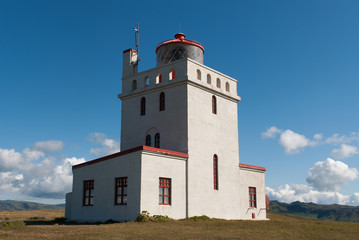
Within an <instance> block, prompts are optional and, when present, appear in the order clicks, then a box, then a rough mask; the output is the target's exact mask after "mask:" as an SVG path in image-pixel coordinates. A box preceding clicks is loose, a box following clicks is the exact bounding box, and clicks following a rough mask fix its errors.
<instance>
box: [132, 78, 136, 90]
mask: <svg viewBox="0 0 359 240" xmlns="http://www.w3.org/2000/svg"><path fill="white" fill-rule="evenodd" d="M136 89H137V81H136V80H133V81H132V91H135V90H136Z"/></svg>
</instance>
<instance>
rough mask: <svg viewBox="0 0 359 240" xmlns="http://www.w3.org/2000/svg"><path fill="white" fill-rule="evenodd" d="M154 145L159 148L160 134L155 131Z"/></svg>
mask: <svg viewBox="0 0 359 240" xmlns="http://www.w3.org/2000/svg"><path fill="white" fill-rule="evenodd" d="M155 147H156V148H160V134H159V133H156V135H155Z"/></svg>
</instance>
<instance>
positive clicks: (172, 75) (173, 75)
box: [168, 69, 176, 80]
mask: <svg viewBox="0 0 359 240" xmlns="http://www.w3.org/2000/svg"><path fill="white" fill-rule="evenodd" d="M175 74H176V72H175V70H174V69H173V70H172V71H171V72H170V74H169V78H168V79H169V80H173V79H175V77H176V75H175Z"/></svg>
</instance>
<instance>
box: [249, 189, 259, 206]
mask: <svg viewBox="0 0 359 240" xmlns="http://www.w3.org/2000/svg"><path fill="white" fill-rule="evenodd" d="M256 200H257V196H256V188H255V187H249V207H251V208H256V207H257V202H256Z"/></svg>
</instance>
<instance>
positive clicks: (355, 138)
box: [325, 132, 359, 145]
mask: <svg viewBox="0 0 359 240" xmlns="http://www.w3.org/2000/svg"><path fill="white" fill-rule="evenodd" d="M325 142H326V143H328V144H333V145H338V144H342V143H351V142H359V132H351V133H350V134H349V135H340V134H338V133H334V134H333V135H332V136H330V137H329V138H327V139H326V140H325Z"/></svg>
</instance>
